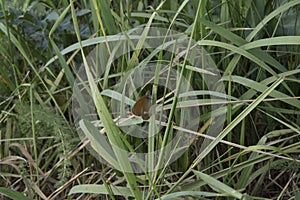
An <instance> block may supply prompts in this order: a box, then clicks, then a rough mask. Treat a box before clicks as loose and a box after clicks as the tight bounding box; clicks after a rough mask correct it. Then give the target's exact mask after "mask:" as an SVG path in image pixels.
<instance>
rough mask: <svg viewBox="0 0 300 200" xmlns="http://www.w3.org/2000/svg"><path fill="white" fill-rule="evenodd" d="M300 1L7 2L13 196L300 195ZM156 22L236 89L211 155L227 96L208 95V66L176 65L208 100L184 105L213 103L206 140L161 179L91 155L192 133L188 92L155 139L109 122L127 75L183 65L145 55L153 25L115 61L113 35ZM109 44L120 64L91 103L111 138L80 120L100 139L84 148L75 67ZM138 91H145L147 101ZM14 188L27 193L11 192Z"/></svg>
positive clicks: (3, 98)
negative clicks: (192, 46)
mask: <svg viewBox="0 0 300 200" xmlns="http://www.w3.org/2000/svg"><path fill="white" fill-rule="evenodd" d="M299 6H300V1H299V0H293V1H283V0H277V1H269V0H245V1H236V0H222V1H217V0H212V1H208V0H202V1H196V0H190V1H188V0H174V1H173V0H167V1H158V0H153V1H147V0H136V1H120V2H118V1H109V0H101V1H97V0H91V1H86V0H78V1H68V0H55V1H50V0H42V1H38V0H25V1H19V0H8V1H7V0H2V1H1V10H0V108H1V111H2V112H1V113H0V143H1V145H0V158H1V159H0V176H1V177H3V180H2V179H1V181H0V186H1V188H2V189H1V192H2V193H3V194H6V195H7V196H10V197H14V196H22V195H23V194H22V193H25V194H26V196H29V197H32V198H41V199H57V198H59V199H66V198H72V199H73V198H74V199H75V198H86V199H88V198H92V197H93V195H97V196H96V198H101V199H107V198H108V197H109V198H115V199H124V198H127V199H175V198H176V199H181V198H191V199H192V198H194V199H201V198H203V199H204V198H212V199H218V198H219V199H222V198H237V199H274V198H277V199H292V198H295V199H296V198H297V197H298V196H299V190H300V189H299V188H300V185H299V183H300V181H299V169H300V166H299V163H300V161H299V149H300V141H299V134H300V126H299V124H300V103H299V94H300V87H299V82H300V81H299V77H300V75H299V73H300V68H299V65H300V55H299V48H300V42H299V41H300V38H299V31H300V30H299V29H300V17H299V16H300V15H299V8H300V7H299ZM145 26H150V27H161V28H166V29H169V30H177V31H180V32H182V33H184V34H185V35H187V36H188V37H191V38H193V39H194V40H196V42H197V44H198V45H201V48H203V49H205V50H206V51H207V54H208V55H210V56H211V58H212V60H213V62H214V63H215V64H216V65H217V67H218V70H219V72H220V73H221V80H220V82H223V83H224V85H225V90H226V95H225V97H224V98H225V99H226V100H227V102H226V106H227V107H226V110H225V109H220V110H218V112H217V114H216V115H219V114H220V113H225V112H226V124H225V125H224V127H223V130H221V131H220V132H219V133H218V135H215V136H214V137H215V138H213V142H212V143H208V145H207V146H206V148H205V149H202V148H201V145H202V144H203V143H204V142H205V141H206V140H205V139H204V138H203V137H204V135H201V134H207V133H208V130H207V126H209V124H210V120H213V118H212V117H211V114H212V113H211V110H212V109H211V107H210V104H209V103H212V102H215V100H216V99H214V98H215V97H214V96H213V95H212V96H210V95H208V94H209V92H211V91H209V89H208V88H207V87H205V83H204V81H203V78H202V76H200V75H198V76H195V75H193V73H195V72H196V71H197V70H199V69H198V68H197V67H195V66H193V65H192V63H190V62H187V61H186V60H185V58H182V59H179V60H177V62H178V65H179V66H181V67H178V68H176V67H175V66H174V67H173V68H174V69H176V70H178V72H179V73H180V77H184V78H186V79H188V80H189V81H190V82H191V83H193V86H195V88H196V89H197V90H198V91H197V92H198V93H196V95H194V94H192V93H186V96H185V97H191V96H193V95H194V96H193V97H197V101H194V102H192V103H191V102H188V101H184V97H182V96H180V98H179V102H177V103H180V105H182V106H187V107H189V106H191V104H195V105H201V111H203V115H201V116H200V117H199V118H197V119H193V118H191V119H189V120H190V121H193V122H195V123H196V122H197V123H199V122H200V124H201V127H200V128H201V129H200V130H199V131H198V132H194V134H198V138H196V139H195V140H192V141H191V144H192V145H191V146H190V148H189V150H188V151H187V152H186V153H185V154H184V155H183V156H182V157H181V158H180V160H178V161H176V162H175V163H173V164H171V165H168V166H165V167H164V168H162V169H161V170H158V171H155V172H145V173H143V174H138V173H137V174H134V173H130V172H126V173H123V172H120V171H118V170H114V169H111V168H110V167H107V166H106V165H104V164H102V163H101V162H99V161H98V160H97V159H95V158H94V157H93V155H94V154H90V152H88V151H86V150H85V147H86V146H87V145H89V144H91V145H92V146H93V147H94V148H99V149H101V144H102V145H103V144H105V142H106V138H107V137H108V140H107V141H108V142H109V144H110V143H114V144H116V146H118V147H122V148H124V149H126V150H128V151H131V152H132V154H133V155H134V153H133V152H134V151H135V150H137V151H139V152H143V151H151V150H154V149H157V148H160V147H161V146H164V145H165V144H166V143H167V141H168V139H169V138H168V136H170V137H171V136H172V134H173V133H174V130H175V128H176V127H178V128H179V129H180V128H184V126H183V119H182V118H183V117H182V115H181V114H180V113H178V112H176V105H175V104H176V102H175V101H173V102H175V103H173V104H172V99H173V97H174V96H176V95H181V94H178V93H177V90H174V93H172V94H171V95H170V96H169V97H168V98H166V99H165V102H164V103H166V104H167V106H168V109H169V110H170V111H168V115H169V116H171V117H170V118H169V120H168V121H167V125H166V127H165V128H164V129H163V131H161V134H160V135H158V136H156V137H153V138H149V139H147V140H142V139H141V138H135V137H133V136H131V135H130V131H132V130H130V131H128V132H125V131H121V130H123V129H121V127H120V126H119V125H118V124H117V123H114V121H113V119H114V118H116V116H115V114H116V113H111V112H112V104H111V101H110V100H111V99H114V100H117V101H119V102H120V101H121V100H120V99H122V98H121V96H122V94H121V93H122V91H121V92H120V91H115V88H117V87H120V85H122V84H123V83H122V80H123V78H124V76H123V75H124V74H126V72H128V70H129V69H133V68H135V67H137V66H139V65H141V64H149V63H152V62H161V63H167V62H168V61H169V62H170V61H173V60H174V59H176V55H167V56H166V53H165V52H164V51H161V50H159V49H139V48H138V47H139V46H143V45H144V44H146V40H145V37H146V35H147V29H145V31H143V32H142V33H141V34H140V36H141V40H140V41H139V43H138V44H137V45H136V48H134V50H133V51H132V52H127V53H125V54H124V55H122V56H121V57H120V58H119V59H117V60H115V61H113V62H112V63H109V61H110V57H109V55H114V53H115V49H114V48H116V46H113V48H111V49H109V48H108V46H106V45H107V44H110V43H111V42H112V41H113V40H114V39H115V38H114V35H115V34H118V33H121V32H124V31H129V32H130V31H132V30H133V29H134V28H137V27H145ZM128 37H129V36H128ZM127 39H128V38H127ZM97 44H98V45H99V44H101V45H103V46H102V47H103V49H104V50H107V51H108V52H109V53H107V55H106V54H105V53H102V52H104V51H102V52H101V53H102V54H100V55H99V57H100V58H102V60H101V59H100V61H101V62H100V64H99V65H101V64H103V63H104V64H107V63H108V65H105V67H103V69H104V73H103V76H101V77H98V78H99V80H97V84H95V83H93V81H91V79H90V80H89V82H88V81H87V82H86V83H85V84H86V85H85V87H86V88H94V90H93V91H95V93H94V94H95V96H96V97H97V98H95V99H93V102H91V105H87V104H84V105H81V107H80V108H81V109H87V108H90V107H93V106H94V105H95V106H94V107H95V108H96V110H97V111H98V113H97V114H98V118H97V117H96V119H97V120H99V118H100V124H101V126H104V128H105V131H104V129H103V130H101V131H102V132H105V134H103V135H102V134H100V133H99V130H98V129H96V128H95V127H94V126H92V124H91V123H88V122H86V121H81V127H77V128H83V127H84V128H86V130H89V131H87V133H90V135H88V134H87V133H86V135H84V136H86V137H87V138H88V139H89V140H90V141H89V142H88V141H86V142H79V137H78V136H77V134H76V132H75V130H74V129H73V126H74V125H73V123H74V122H77V121H76V120H77V119H75V117H74V116H73V115H72V108H73V109H74V107H72V98H71V94H72V92H74V91H72V87H73V83H74V80H75V79H76V77H77V73H78V71H77V69H78V68H79V66H78V64H77V63H81V62H82V61H84V60H85V59H86V58H87V56H88V53H89V52H90V51H91V50H92V49H93V48H94V47H95V45H97ZM128 44H129V46H130V45H132V44H130V43H128ZM187 48H188V46H187V47H186V49H187ZM186 49H183V50H182V51H184V50H186ZM78 52H79V53H78ZM203 52H204V51H203ZM151 56H152V57H151ZM164 56H165V57H164ZM166 58H167V59H166ZM163 59H165V60H163ZM84 67H86V68H88V65H87V64H86V63H85V65H84ZM181 70H182V71H181ZM201 73H202V72H201ZM87 76H90V74H88V75H87ZM281 77H284V78H283V79H282V78H281ZM153 78H154V79H155V76H153ZM119 82H121V83H119ZM116 83H118V84H119V85H117V84H116ZM153 85H155V84H153ZM143 87H145V88H147V90H148V89H149V85H148V86H146V85H143V86H140V87H139V88H140V89H141V88H143ZM96 88H97V89H96ZM141 90H142V89H141ZM149 90H150V91H153V92H154V94H159V95H160V97H161V96H165V95H166V94H168V93H170V92H171V91H165V92H166V93H165V94H163V92H161V91H160V90H156V89H155V88H154V89H153V88H152V85H151V87H150V89H149ZM142 92H145V91H142ZM155 92H156V93H155ZM136 93H137V94H134V95H133V96H136V97H138V96H139V95H138V92H136ZM161 93H162V94H161ZM154 96H155V95H154ZM129 98H132V99H129ZM153 98H157V97H153ZM133 99H137V98H134V97H131V96H130V97H128V98H127V99H125V101H128V102H129V103H127V104H128V105H129V104H132V105H133V104H134V101H133ZM123 100H124V99H122V101H123ZM152 100H153V99H152ZM154 100H156V99H154ZM224 101H225V100H224ZM170 102H171V103H170ZM216 103H220V102H216ZM222 103H224V102H222ZM132 105H131V106H132ZM73 106H74V105H73ZM173 111H174V112H173ZM172 114H174V115H173V116H172ZM172 117H173V118H172ZM147 123H148V122H147ZM149 123H151V122H149ZM144 124H145V122H144ZM213 125H214V126H216V124H215V123H214V124H213ZM187 131H191V130H187ZM102 132H101V133H102ZM98 134H99V135H98ZM106 136H107V137H106ZM81 139H82V138H81ZM97 140H98V141H100V142H97ZM95 141H96V142H95ZM76 145H77V146H76ZM135 148H137V149H135ZM99 149H98V152H99ZM112 151H113V152H114V153H116V152H117V151H115V149H112ZM100 152H101V151H100ZM102 153H105V151H104V150H103V151H102ZM103 155H104V154H103ZM105 156H106V157H105ZM105 156H104V159H106V160H107V161H108V162H111V163H114V162H115V161H116V160H117V161H118V162H116V163H114V164H116V165H117V164H118V165H120V166H121V167H128V165H129V159H127V157H126V156H125V155H124V154H121V153H120V154H117V153H116V154H114V156H115V157H114V156H111V155H110V154H105ZM138 164H139V163H137V165H138ZM149 165H151V162H150V164H149ZM28 166H30V167H28ZM71 177H72V178H74V179H70V178H71ZM75 185H78V186H75ZM59 186H63V187H59ZM3 187H9V188H8V189H4V188H3ZM14 189H16V190H18V191H19V192H21V193H17V192H15V193H14V192H12V191H13V190H14ZM69 192H70V193H69ZM84 192H85V193H84ZM82 193H84V194H82ZM93 193H94V194H93ZM68 195H69V196H68Z"/></svg>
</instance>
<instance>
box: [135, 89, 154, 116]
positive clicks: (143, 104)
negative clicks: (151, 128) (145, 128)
mask: <svg viewBox="0 0 300 200" xmlns="http://www.w3.org/2000/svg"><path fill="white" fill-rule="evenodd" d="M150 109H151V96H150V95H149V93H146V94H145V95H144V96H142V97H141V98H140V99H139V100H137V101H136V103H135V104H134V106H133V108H132V113H133V114H135V115H137V116H141V117H142V118H143V120H148V119H149V118H150Z"/></svg>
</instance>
